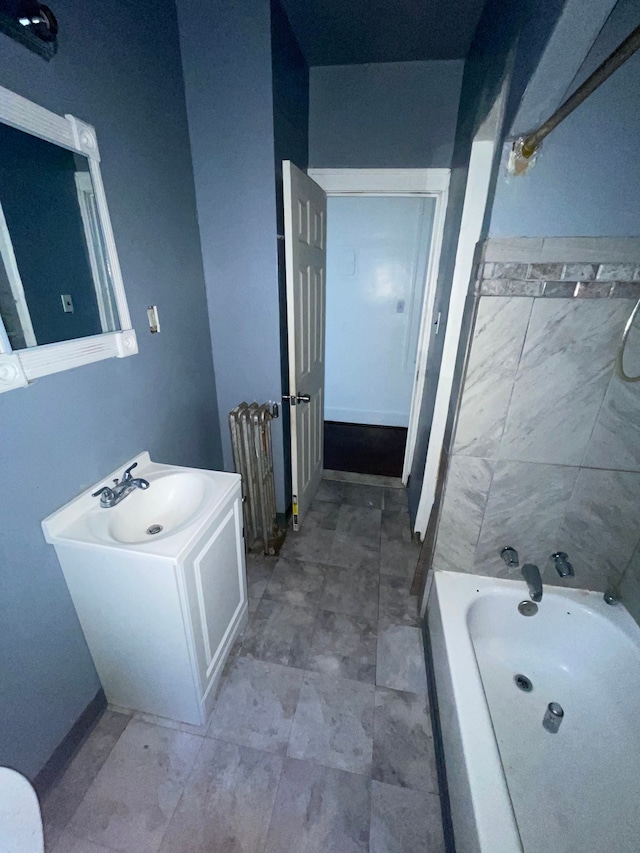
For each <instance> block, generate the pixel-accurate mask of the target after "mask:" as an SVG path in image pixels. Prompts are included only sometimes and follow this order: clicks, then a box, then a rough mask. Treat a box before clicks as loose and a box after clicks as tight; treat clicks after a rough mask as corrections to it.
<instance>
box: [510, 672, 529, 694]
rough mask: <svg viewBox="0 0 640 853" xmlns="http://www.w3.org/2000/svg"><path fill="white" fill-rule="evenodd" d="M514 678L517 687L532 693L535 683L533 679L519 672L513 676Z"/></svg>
mask: <svg viewBox="0 0 640 853" xmlns="http://www.w3.org/2000/svg"><path fill="white" fill-rule="evenodd" d="M513 680H514V681H515V683H516V687H519V688H520V690H524V692H525V693H531V691H532V690H533V684H532V683H531V679H529V678H527V676H526V675H522V673H521V672H519V673H518V674H517V675H514V676H513Z"/></svg>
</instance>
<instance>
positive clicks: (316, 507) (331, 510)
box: [303, 498, 340, 530]
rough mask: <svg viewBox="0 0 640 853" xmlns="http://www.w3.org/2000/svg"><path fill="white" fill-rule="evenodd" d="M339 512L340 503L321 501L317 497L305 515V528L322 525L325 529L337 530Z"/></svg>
mask: <svg viewBox="0 0 640 853" xmlns="http://www.w3.org/2000/svg"><path fill="white" fill-rule="evenodd" d="M339 513H340V504H339V503H332V502H331V501H321V500H318V499H317V498H315V499H314V501H313V503H312V504H311V507H310V509H309V512H308V513H307V515H306V516H305V519H304V522H303V529H304V530H307V529H309V528H312V527H321V528H324V529H325V530H335V529H336V524H337V523H338V515H339Z"/></svg>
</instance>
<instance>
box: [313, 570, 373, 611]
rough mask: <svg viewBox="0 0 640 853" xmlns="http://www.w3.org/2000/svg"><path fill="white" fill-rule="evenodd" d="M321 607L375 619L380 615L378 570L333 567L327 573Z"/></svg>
mask: <svg viewBox="0 0 640 853" xmlns="http://www.w3.org/2000/svg"><path fill="white" fill-rule="evenodd" d="M320 607H321V608H322V609H323V610H332V611H333V612H334V613H348V614H350V615H351V616H364V617H365V618H366V619H375V618H376V616H377V615H378V575H377V572H375V573H374V572H369V571H365V572H358V571H353V570H352V569H340V568H338V567H331V569H328V570H327V571H326V573H325V581H324V590H323V593H322V598H321V599H320Z"/></svg>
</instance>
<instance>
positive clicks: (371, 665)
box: [290, 610, 376, 684]
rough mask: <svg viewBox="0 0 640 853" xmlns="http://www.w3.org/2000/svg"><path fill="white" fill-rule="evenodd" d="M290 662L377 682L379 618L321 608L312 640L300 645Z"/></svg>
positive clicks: (355, 678) (370, 682) (324, 671)
mask: <svg viewBox="0 0 640 853" xmlns="http://www.w3.org/2000/svg"><path fill="white" fill-rule="evenodd" d="M290 664H291V666H296V667H300V668H301V669H310V670H314V671H315V672H323V673H325V674H326V675H339V676H342V677H343V678H352V679H354V680H355V681H364V682H367V683H369V684H374V683H375V679H376V620H375V619H365V618H364V617H357V616H350V615H348V614H346V613H333V612H331V611H329V610H321V611H320V612H319V613H318V614H317V616H316V620H315V624H314V629H313V635H312V637H311V640H310V642H308V643H305V644H301V645H300V646H298V648H297V649H296V651H295V653H292V656H291V660H290Z"/></svg>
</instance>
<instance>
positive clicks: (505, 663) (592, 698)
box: [427, 572, 640, 853]
mask: <svg viewBox="0 0 640 853" xmlns="http://www.w3.org/2000/svg"><path fill="white" fill-rule="evenodd" d="M527 598H528V595H527V587H526V585H525V583H524V582H523V581H518V580H497V579H493V578H484V577H477V576H475V575H468V574H463V573H458V572H435V574H434V578H433V584H432V587H431V592H430V594H429V602H428V608H427V612H428V633H429V644H430V648H431V659H432V665H433V675H434V681H435V687H436V693H437V704H438V716H439V724H440V732H441V740H442V747H443V751H444V763H445V768H446V778H447V785H448V790H449V801H450V809H451V821H452V824H453V834H454V838H455V849H456V853H523V851H524V853H551V851H553V853H638V851H640V628H638V626H637V625H636V623H635V622H634V620H633V619H632V618H631V616H629V614H628V613H627V611H626V610H625V609H624V607H622V606H621V605H616V606H610V605H607V604H605V603H604V601H603V597H602V593H596V592H586V591H583V590H572V589H561V588H558V587H551V586H548V585H547V586H545V587H544V595H543V598H542V601H541V602H540V603H539V605H538V612H537V613H536V614H535V615H534V616H529V617H527V616H523V615H521V614H520V613H519V612H518V604H519V602H521V601H523V600H525V599H527ZM516 675H524V676H525V677H526V679H529V681H530V682H531V689H530V691H529V692H525V691H524V690H523V689H521V687H522V686H524V687H528V686H529V685H528V684H527V682H526V681H525V682H523V681H522V679H520V680H519V681H520V685H521V686H520V687H519V686H518V684H517V683H516V680H515V676H516ZM549 702H558V703H560V705H561V706H562V708H563V710H564V718H563V720H562V723H561V725H560V728H559V730H558V731H557V733H555V734H552V733H550V732H548V731H547V730H545V728H543V726H542V719H543V716H544V712H545V710H546V708H547V705H548V703H549Z"/></svg>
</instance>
